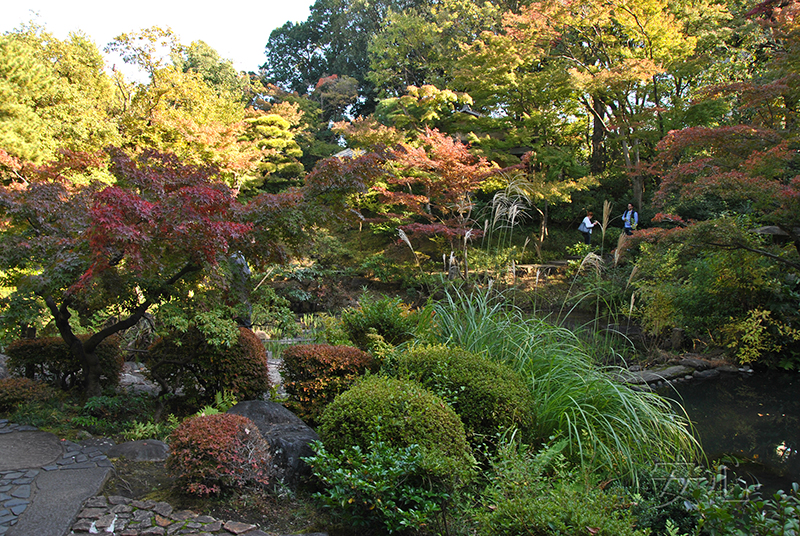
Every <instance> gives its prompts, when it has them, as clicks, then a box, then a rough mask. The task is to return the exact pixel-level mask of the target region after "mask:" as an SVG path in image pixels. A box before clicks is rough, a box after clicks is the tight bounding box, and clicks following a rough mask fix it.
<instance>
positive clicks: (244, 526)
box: [223, 521, 256, 534]
mask: <svg viewBox="0 0 800 536" xmlns="http://www.w3.org/2000/svg"><path fill="white" fill-rule="evenodd" d="M223 528H224V529H225V530H227V531H228V532H232V533H234V534H243V533H245V532H247V531H248V530H253V529H254V528H256V526H255V525H250V524H249V523H239V522H238V521H228V522H227V523H225V525H224V526H223Z"/></svg>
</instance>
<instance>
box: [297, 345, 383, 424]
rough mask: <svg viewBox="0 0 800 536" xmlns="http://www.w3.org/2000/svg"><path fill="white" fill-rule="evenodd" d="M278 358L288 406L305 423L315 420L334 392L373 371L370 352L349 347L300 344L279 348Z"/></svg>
mask: <svg viewBox="0 0 800 536" xmlns="http://www.w3.org/2000/svg"><path fill="white" fill-rule="evenodd" d="M281 358H282V359H283V363H282V364H281V375H282V379H283V387H284V389H285V390H286V394H288V395H289V402H290V405H291V409H292V410H293V411H294V412H295V413H296V414H297V416H299V417H300V418H301V419H303V420H306V421H307V422H316V420H317V419H318V418H319V416H320V415H321V414H322V411H323V410H324V409H325V406H327V405H328V404H329V403H330V402H332V401H333V399H334V398H335V397H336V395H338V394H340V393H342V392H344V391H346V390H347V388H348V387H350V385H351V384H352V383H353V382H354V381H356V380H357V379H358V378H359V377H361V376H363V375H364V374H365V373H366V372H367V371H372V372H374V371H375V370H377V363H376V362H375V360H374V359H373V358H372V356H371V355H370V354H368V353H366V352H363V351H361V350H359V349H358V348H354V347H352V346H341V345H340V346H331V345H329V344H301V345H297V346H290V347H289V348H286V349H285V350H283V351H282V352H281Z"/></svg>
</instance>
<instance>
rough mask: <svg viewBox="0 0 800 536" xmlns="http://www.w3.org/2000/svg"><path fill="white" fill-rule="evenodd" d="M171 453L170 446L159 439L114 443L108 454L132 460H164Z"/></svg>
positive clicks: (111, 456) (110, 456)
mask: <svg viewBox="0 0 800 536" xmlns="http://www.w3.org/2000/svg"><path fill="white" fill-rule="evenodd" d="M167 454H169V446H168V445H167V444H166V443H164V442H163V441H159V440H157V439H144V440H139V441H128V442H127V443H120V444H119V445H114V446H113V447H111V448H110V449H108V452H107V453H106V455H107V456H108V457H109V458H126V459H128V460H130V461H132V462H163V461H164V460H166V459H167Z"/></svg>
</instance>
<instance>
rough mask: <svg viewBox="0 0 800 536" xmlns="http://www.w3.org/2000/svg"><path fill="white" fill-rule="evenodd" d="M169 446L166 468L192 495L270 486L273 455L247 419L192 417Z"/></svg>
mask: <svg viewBox="0 0 800 536" xmlns="http://www.w3.org/2000/svg"><path fill="white" fill-rule="evenodd" d="M168 443H169V446H170V454H169V457H168V458H167V469H168V470H169V471H170V473H171V474H172V476H173V477H175V479H176V482H177V484H178V485H179V486H180V488H181V489H183V490H185V491H186V492H188V493H190V494H192V495H200V496H208V495H216V494H219V493H221V492H222V491H223V490H225V489H232V488H243V487H245V486H256V487H262V486H266V485H267V484H268V483H269V477H270V467H271V465H272V455H271V454H270V452H269V447H268V445H267V443H266V441H264V439H262V437H261V434H260V433H259V431H258V428H257V427H256V425H255V424H254V423H253V421H251V420H250V419H248V418H247V417H243V416H241V415H232V414H229V413H220V414H217V415H203V416H199V417H193V418H191V419H188V420H186V421H184V422H183V423H182V424H181V425H180V426H178V428H177V429H175V431H174V432H173V433H172V435H170V436H169V439H168Z"/></svg>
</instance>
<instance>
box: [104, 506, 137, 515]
mask: <svg viewBox="0 0 800 536" xmlns="http://www.w3.org/2000/svg"><path fill="white" fill-rule="evenodd" d="M109 511H110V512H111V513H112V514H130V513H131V512H133V506H131V505H129V504H117V505H114V506H112V507H111V510H109Z"/></svg>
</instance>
